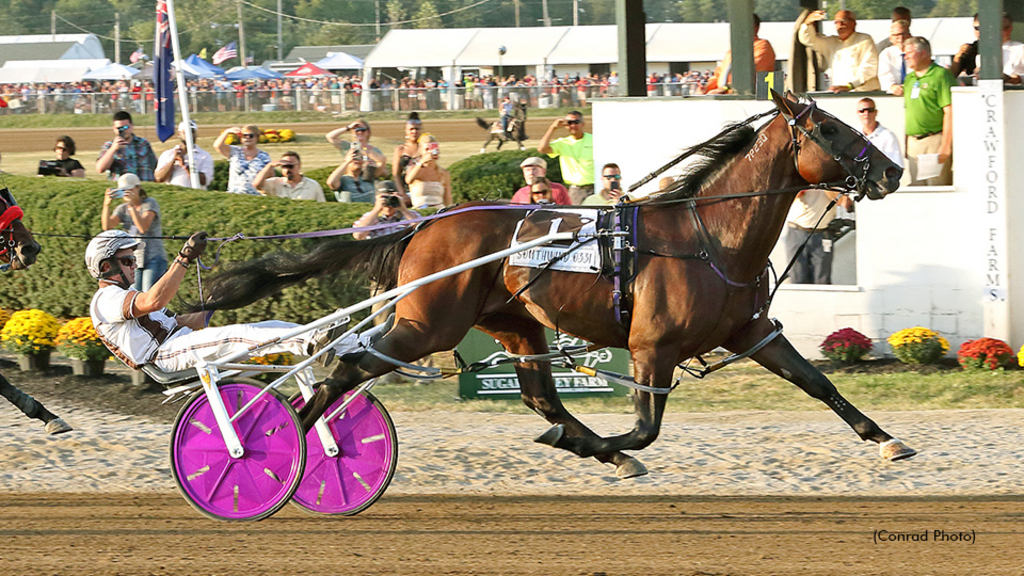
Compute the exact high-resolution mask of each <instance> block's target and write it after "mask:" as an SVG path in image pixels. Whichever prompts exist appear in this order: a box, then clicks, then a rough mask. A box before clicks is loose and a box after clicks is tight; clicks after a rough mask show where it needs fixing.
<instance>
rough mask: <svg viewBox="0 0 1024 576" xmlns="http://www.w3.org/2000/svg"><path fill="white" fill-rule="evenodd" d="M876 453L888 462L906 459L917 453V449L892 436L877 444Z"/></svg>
mask: <svg viewBox="0 0 1024 576" xmlns="http://www.w3.org/2000/svg"><path fill="white" fill-rule="evenodd" d="M878 453H879V454H880V455H881V456H882V458H885V459H886V460H889V461H890V462H896V461H897V460H906V459H907V458H910V457H912V456H914V455H915V454H917V450H914V449H913V448H911V447H910V446H907V445H906V444H904V443H903V441H901V440H898V439H896V438H893V439H892V440H888V441H886V442H882V443H881V444H879V445H878Z"/></svg>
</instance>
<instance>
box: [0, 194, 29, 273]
mask: <svg viewBox="0 0 1024 576" xmlns="http://www.w3.org/2000/svg"><path fill="white" fill-rule="evenodd" d="M0 204H2V207H3V213H0V256H7V259H8V260H13V259H14V258H15V254H14V250H15V248H16V247H17V243H16V242H15V241H14V221H15V220H21V219H22V218H23V217H24V216H25V213H24V212H23V211H22V210H21V208H20V207H19V206H18V202H17V201H16V200H15V199H14V195H13V194H11V190H10V188H7V187H4V188H0ZM10 269H11V263H10V262H9V261H8V262H6V263H4V264H0V272H8V271H9V270H10Z"/></svg>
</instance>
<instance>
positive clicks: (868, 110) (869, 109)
mask: <svg viewBox="0 0 1024 576" xmlns="http://www.w3.org/2000/svg"><path fill="white" fill-rule="evenodd" d="M874 111H875V109H874V108H861V109H859V110H857V112H858V113H860V114H863V113H865V112H874Z"/></svg>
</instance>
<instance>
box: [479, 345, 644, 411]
mask: <svg viewBox="0 0 1024 576" xmlns="http://www.w3.org/2000/svg"><path fill="white" fill-rule="evenodd" d="M545 333H546V334H547V337H548V345H549V346H550V347H551V349H552V350H555V349H556V345H557V344H561V345H562V346H563V347H564V346H578V345H583V344H586V343H587V342H584V341H582V340H580V339H578V338H574V337H572V336H569V335H568V334H562V335H561V337H560V338H558V339H556V338H555V332H554V331H553V330H547V329H545ZM502 350H504V348H502V346H501V344H499V343H497V342H495V340H494V338H491V337H490V336H488V335H487V334H484V333H483V332H480V331H479V330H470V331H469V334H467V335H466V337H465V339H463V340H462V342H461V343H459V354H461V355H462V357H463V358H465V359H466V362H477V361H479V360H483V359H484V358H487V357H488V356H490V355H491V354H494V353H495V352H501V351H502ZM576 363H577V364H579V365H580V366H586V367H588V368H599V369H602V370H609V371H611V372H618V373H619V374H626V373H627V372H628V370H629V353H628V352H626V351H625V350H621V349H619V348H605V349H604V350H598V351H596V352H589V353H586V354H581V355H578V356H576ZM551 371H552V372H553V374H554V377H555V388H557V389H558V393H559V394H560V395H561V396H562V397H563V398H566V397H575V396H626V395H627V394H628V393H629V390H628V389H627V388H625V387H624V386H618V385H615V384H610V383H609V382H607V381H605V380H602V379H600V378H596V377H592V376H587V375H585V374H581V373H579V372H576V371H574V370H569V369H568V368H562V367H559V366H552V370H551ZM459 396H460V397H462V398H493V399H509V400H518V399H519V379H518V378H517V377H516V371H515V368H514V365H513V364H504V365H502V366H498V367H496V368H488V369H487V370H484V371H482V372H474V373H467V374H460V375H459Z"/></svg>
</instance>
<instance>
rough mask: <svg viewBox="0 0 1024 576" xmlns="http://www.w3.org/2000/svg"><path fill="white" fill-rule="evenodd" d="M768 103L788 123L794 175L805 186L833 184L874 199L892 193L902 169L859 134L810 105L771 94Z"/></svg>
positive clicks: (809, 101)
mask: <svg viewBox="0 0 1024 576" xmlns="http://www.w3.org/2000/svg"><path fill="white" fill-rule="evenodd" d="M772 99H773V100H774V101H775V106H776V107H777V108H778V109H779V112H780V113H781V115H782V117H783V118H784V119H785V120H786V122H787V123H788V124H789V130H790V134H791V137H792V139H793V147H794V151H793V156H794V160H795V162H796V167H797V170H798V171H799V172H800V176H801V177H803V179H804V180H807V181H808V182H810V183H811V184H826V183H828V184H833V187H838V188H846V189H847V190H849V191H850V192H856V193H857V194H858V196H857V199H858V200H859V199H860V198H861V197H863V196H864V195H867V196H868V198H871V199H874V200H877V199H879V198H884V197H885V195H886V194H889V193H890V192H895V191H896V188H898V187H899V184H900V176H902V175H903V169H902V168H900V167H899V166H897V165H896V164H895V163H894V162H893V161H892V160H890V159H889V158H888V157H886V155H885V154H883V153H882V152H881V151H879V150H878V149H877V148H875V147H874V146H872V145H871V142H868V139H867V138H865V137H864V135H863V134H861V133H860V132H858V131H856V130H854V129H853V128H851V127H850V126H848V125H846V124H844V123H843V122H841V121H839V119H837V118H836V117H835V116H832V115H831V114H829V113H828V112H825V111H823V110H821V109H820V108H818V107H817V105H816V104H815V102H814V101H813V100H808V101H806V102H794V101H792V100H788V99H786V98H783V97H782V96H780V95H779V94H778V93H777V92H775V91H772Z"/></svg>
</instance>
